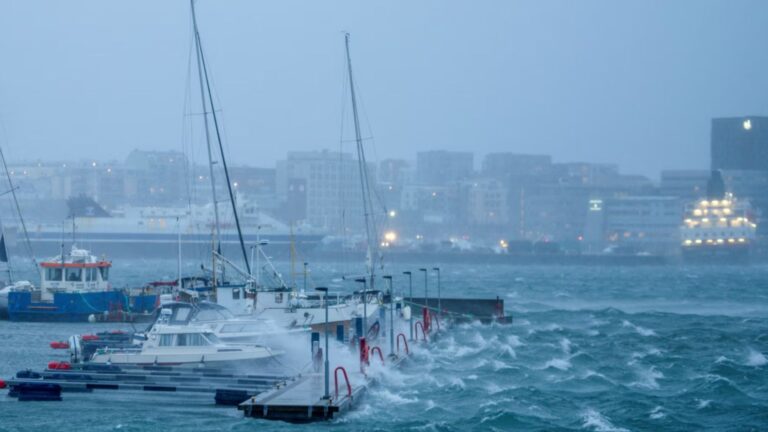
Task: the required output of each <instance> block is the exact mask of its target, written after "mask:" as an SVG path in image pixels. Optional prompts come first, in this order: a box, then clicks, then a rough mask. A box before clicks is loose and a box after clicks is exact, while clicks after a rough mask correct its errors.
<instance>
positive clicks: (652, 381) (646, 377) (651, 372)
mask: <svg viewBox="0 0 768 432" xmlns="http://www.w3.org/2000/svg"><path fill="white" fill-rule="evenodd" d="M637 374H638V378H639V379H638V380H637V381H635V382H633V383H632V384H630V385H631V386H634V387H640V388H646V389H651V390H656V389H658V388H659V383H658V382H657V381H656V380H658V379H661V378H664V374H663V373H661V371H658V370H656V368H655V367H653V366H651V368H650V369H638V371H637Z"/></svg>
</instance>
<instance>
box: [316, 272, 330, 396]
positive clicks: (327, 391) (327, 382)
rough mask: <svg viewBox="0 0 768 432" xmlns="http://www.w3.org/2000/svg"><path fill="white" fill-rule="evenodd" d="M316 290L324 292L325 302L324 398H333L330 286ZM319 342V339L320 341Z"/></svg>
mask: <svg viewBox="0 0 768 432" xmlns="http://www.w3.org/2000/svg"><path fill="white" fill-rule="evenodd" d="M315 290H316V291H319V292H321V293H323V300H324V303H325V325H324V329H325V394H323V399H326V400H328V399H330V398H331V391H330V371H329V369H330V365H329V364H328V357H329V354H330V352H329V351H328V288H326V287H317V288H315ZM318 342H319V341H318Z"/></svg>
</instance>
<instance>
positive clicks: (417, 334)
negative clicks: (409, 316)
mask: <svg viewBox="0 0 768 432" xmlns="http://www.w3.org/2000/svg"><path fill="white" fill-rule="evenodd" d="M414 327H416V328H415V329H414V331H413V333H414V340H416V341H418V340H419V328H421V337H422V338H423V339H424V341H425V342H426V341H427V332H426V331H424V324H422V323H421V321H416V324H415V325H414Z"/></svg>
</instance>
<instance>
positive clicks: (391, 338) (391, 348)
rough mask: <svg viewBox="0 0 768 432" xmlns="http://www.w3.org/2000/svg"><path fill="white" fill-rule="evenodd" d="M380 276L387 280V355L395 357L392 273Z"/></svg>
mask: <svg viewBox="0 0 768 432" xmlns="http://www.w3.org/2000/svg"><path fill="white" fill-rule="evenodd" d="M382 278H384V279H386V280H388V281H389V355H390V356H392V357H395V312H394V310H395V302H394V295H393V294H392V275H385V276H382Z"/></svg>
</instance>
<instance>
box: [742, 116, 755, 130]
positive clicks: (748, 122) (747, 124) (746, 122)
mask: <svg viewBox="0 0 768 432" xmlns="http://www.w3.org/2000/svg"><path fill="white" fill-rule="evenodd" d="M741 125H742V126H743V127H744V130H751V129H752V120H750V119H746V120H744V123H742V124H741Z"/></svg>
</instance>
